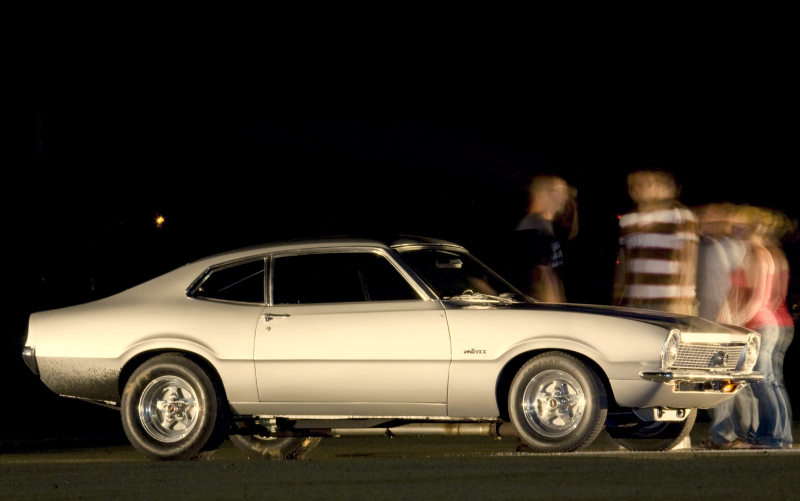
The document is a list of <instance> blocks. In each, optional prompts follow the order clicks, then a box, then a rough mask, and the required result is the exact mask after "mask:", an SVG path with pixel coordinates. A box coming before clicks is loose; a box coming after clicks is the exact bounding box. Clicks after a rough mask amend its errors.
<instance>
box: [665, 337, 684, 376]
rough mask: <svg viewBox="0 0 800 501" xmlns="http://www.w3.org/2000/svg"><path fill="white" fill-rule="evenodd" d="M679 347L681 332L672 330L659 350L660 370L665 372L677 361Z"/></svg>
mask: <svg viewBox="0 0 800 501" xmlns="http://www.w3.org/2000/svg"><path fill="white" fill-rule="evenodd" d="M680 347H681V331H679V330H678V329H673V330H671V331H670V332H669V336H668V337H667V342H666V343H664V348H663V349H662V350H661V368H662V369H663V370H667V369H669V368H670V367H672V364H674V363H675V361H676V360H678V351H679V350H680Z"/></svg>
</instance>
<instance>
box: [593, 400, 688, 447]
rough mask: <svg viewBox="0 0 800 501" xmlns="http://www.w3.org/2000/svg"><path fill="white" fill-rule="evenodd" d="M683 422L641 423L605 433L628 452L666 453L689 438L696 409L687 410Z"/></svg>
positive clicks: (617, 427)
mask: <svg viewBox="0 0 800 501" xmlns="http://www.w3.org/2000/svg"><path fill="white" fill-rule="evenodd" d="M687 412H688V415H687V416H686V419H684V420H683V421H663V422H661V421H655V422H653V421H642V422H639V423H636V424H633V425H628V426H614V427H612V426H609V427H607V428H606V431H607V432H608V434H609V435H611V438H613V439H614V441H615V442H617V443H618V444H619V445H621V446H622V447H624V448H626V449H628V450H629V451H668V450H670V449H672V448H673V447H675V446H676V445H678V444H679V443H681V442H682V441H683V439H685V438H686V437H688V436H689V433H690V432H691V431H692V427H694V422H695V419H697V409H688V411H687Z"/></svg>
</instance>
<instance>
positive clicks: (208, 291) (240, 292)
mask: <svg viewBox="0 0 800 501" xmlns="http://www.w3.org/2000/svg"><path fill="white" fill-rule="evenodd" d="M192 296H193V297H199V298H206V299H220V300H223V301H237V302H243V303H264V302H265V301H264V259H258V260H255V261H248V262H246V263H240V264H236V265H233V266H227V267H224V268H219V269H216V270H212V271H211V272H210V273H209V274H208V275H207V276H206V278H205V279H204V280H203V281H202V282H201V283H200V285H199V286H197V287H196V288H195V290H194V292H193V293H192Z"/></svg>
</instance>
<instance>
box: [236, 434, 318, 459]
mask: <svg viewBox="0 0 800 501" xmlns="http://www.w3.org/2000/svg"><path fill="white" fill-rule="evenodd" d="M320 440H322V439H321V438H318V437H281V438H278V437H265V436H261V435H231V436H230V441H231V443H232V444H233V445H234V447H236V448H237V449H239V450H241V451H243V452H244V453H245V454H247V457H249V458H252V459H267V460H283V459H289V460H291V459H302V458H303V457H305V455H306V454H308V453H309V452H311V451H312V450H313V449H314V448H315V447H316V446H317V445H319V442H320Z"/></svg>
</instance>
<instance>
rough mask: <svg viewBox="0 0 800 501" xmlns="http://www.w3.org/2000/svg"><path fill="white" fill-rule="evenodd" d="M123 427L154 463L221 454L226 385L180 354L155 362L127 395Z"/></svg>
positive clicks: (130, 383)
mask: <svg viewBox="0 0 800 501" xmlns="http://www.w3.org/2000/svg"><path fill="white" fill-rule="evenodd" d="M120 411H121V414H122V427H123V429H124V430H125V434H126V435H127V437H128V440H130V442H131V445H133V447H134V448H136V449H137V450H138V451H139V452H141V453H143V454H144V455H146V456H148V457H149V458H151V459H195V458H198V457H199V456H201V455H202V454H204V453H210V452H211V451H213V450H215V449H217V448H218V447H219V445H220V444H221V443H222V441H223V440H224V439H225V435H226V433H227V424H228V419H227V416H228V414H227V402H226V401H225V398H224V391H223V390H222V388H221V385H220V384H219V383H218V382H216V380H215V379H212V377H210V376H209V375H208V374H206V372H205V371H204V370H203V369H202V368H201V367H200V366H199V365H197V364H196V363H195V362H193V361H191V360H189V359H188V358H186V357H184V356H182V355H179V354H177V353H167V354H164V355H159V356H157V357H154V358H151V359H150V360H148V361H147V362H145V363H143V364H142V365H141V366H140V367H139V368H138V369H136V370H135V371H134V373H133V374H132V375H131V378H130V379H129V380H128V383H127V384H126V385H125V389H124V390H123V392H122V403H121V409H120Z"/></svg>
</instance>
